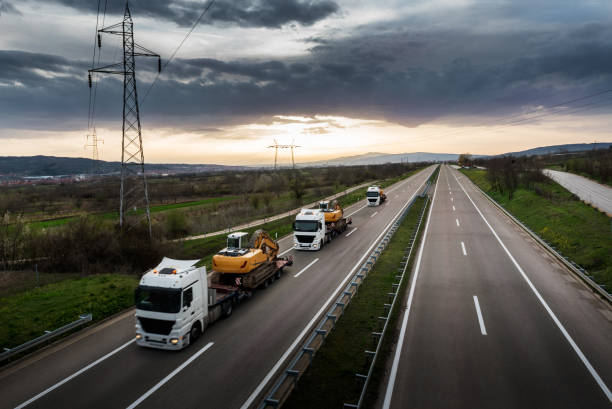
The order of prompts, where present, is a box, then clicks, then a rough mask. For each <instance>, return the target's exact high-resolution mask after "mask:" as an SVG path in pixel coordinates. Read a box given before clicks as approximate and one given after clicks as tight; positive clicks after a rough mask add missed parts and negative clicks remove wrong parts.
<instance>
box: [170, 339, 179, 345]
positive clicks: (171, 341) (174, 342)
mask: <svg viewBox="0 0 612 409" xmlns="http://www.w3.org/2000/svg"><path fill="white" fill-rule="evenodd" d="M178 342H179V340H178V338H170V343H171V344H172V345H176V344H178Z"/></svg>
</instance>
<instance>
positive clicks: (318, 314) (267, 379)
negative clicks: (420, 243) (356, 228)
mask: <svg viewBox="0 0 612 409" xmlns="http://www.w3.org/2000/svg"><path fill="white" fill-rule="evenodd" d="M434 169H435V168H434ZM431 173H433V171H432V172H430V175H431ZM427 179H429V178H426V179H425V180H424V181H423V183H421V186H419V187H418V188H417V189H416V190H415V192H414V193H413V194H412V196H411V197H410V199H408V200H407V201H406V204H404V206H402V207H401V208H400V210H399V211H398V212H397V213H396V214H395V216H393V218H392V219H391V221H390V222H389V224H387V226H386V227H385V228H384V229H383V231H381V232H380V234H379V235H378V237H377V238H376V239H375V240H374V241H373V242H372V244H371V245H370V247H369V248H368V249H367V250H366V251H365V252H364V253H363V255H362V256H361V258H360V259H359V261H357V263H356V264H355V266H353V268H352V269H351V271H349V273H348V274H347V275H346V277H344V279H343V280H342V282H341V283H340V284H339V285H338V287H336V289H335V290H334V291H332V293H331V295H330V296H329V298H328V299H327V300H325V302H324V303H323V305H321V308H319V311H317V312H316V314H315V315H314V316H313V317H312V319H311V320H310V322H308V324H306V326H305V327H304V329H303V330H302V332H300V334H299V335H298V336H297V337H296V338H295V340H294V341H293V343H291V345H289V348H287V350H286V351H285V352H284V353H283V355H282V356H281V357H280V358H279V360H278V361H277V362H276V364H274V366H273V367H272V369H270V371H269V372H268V373H267V374H266V376H265V377H264V378H263V379H262V381H261V382H260V383H259V385H257V387H256V388H255V390H254V391H253V392H252V393H251V395H250V396H249V397H248V399H247V400H246V401H245V402H244V403H243V404H242V406H241V407H240V409H248V408H250V407H251V405H252V404H253V401H255V399H256V398H257V397H258V396H259V394H260V393H261V391H262V390H263V388H265V386H266V385H267V384H268V383H269V382H270V379H272V377H273V376H274V374H275V373H276V372H277V371H278V369H279V368H280V366H281V365H282V364H283V363H284V362H285V361H286V360H287V358H288V357H289V356H290V355H291V354H292V353H293V351H294V349H295V348H296V347H297V346H298V344H299V343H300V342H301V341H302V338H304V337H305V336H306V334H307V333H308V332H309V331H310V328H311V327H312V326H313V325H314V324H315V323H316V322H317V321H318V320H319V318H320V317H321V315H322V314H323V312H324V311H325V310H326V309H327V308H328V304H330V303H331V302H332V300H333V299H334V298H335V297H337V295H338V293H339V292H340V290H341V289H342V287H344V286H345V285H346V283H347V281H348V280H349V279H350V278H351V276H352V275H353V273H354V272H355V270H356V269H357V268H359V266H360V265H361V263H362V262H363V260H364V259H365V258H366V257H367V256H368V255H369V254H370V251H372V249H373V248H374V246H376V244H377V243H378V240H380V239H381V238H382V236H383V235H384V234H385V232H386V231H387V230H388V229H389V227H391V225H392V224H393V223H394V222H395V219H397V217H398V216H399V215H400V214H401V213H402V212H403V211H404V210H405V209H406V207H407V206H408V203H410V201H411V200H412V199H413V198H414V196H416V194H417V192H419V190H421V188H422V187H423V186H424V185H425V182H427ZM436 186H437V184H436ZM430 214H431V212H430Z"/></svg>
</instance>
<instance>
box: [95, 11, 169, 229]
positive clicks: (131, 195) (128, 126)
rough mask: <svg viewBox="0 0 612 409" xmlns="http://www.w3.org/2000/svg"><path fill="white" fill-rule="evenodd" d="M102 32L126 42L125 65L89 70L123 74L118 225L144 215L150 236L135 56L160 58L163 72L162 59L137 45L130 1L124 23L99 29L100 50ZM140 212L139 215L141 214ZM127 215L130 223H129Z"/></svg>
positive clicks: (125, 226)
mask: <svg viewBox="0 0 612 409" xmlns="http://www.w3.org/2000/svg"><path fill="white" fill-rule="evenodd" d="M101 33H105V34H113V35H119V36H121V37H122V39H123V62H122V63H115V64H111V65H107V66H104V67H99V68H94V69H91V70H89V86H90V87H91V85H92V81H91V73H92V72H94V73H95V72H97V73H106V74H118V75H123V127H122V133H123V135H122V139H121V145H122V146H121V147H122V150H121V190H120V195H119V225H120V226H121V230H126V229H127V228H128V227H130V226H129V224H132V225H134V224H136V223H137V220H133V219H136V216H137V215H138V214H139V213H140V212H142V213H143V214H144V216H145V218H146V223H147V225H148V229H149V237H151V213H150V210H149V193H148V187H147V177H146V174H145V169H144V152H143V149H142V133H141V127H140V111H139V109H138V93H137V92H136V66H135V57H157V59H158V60H157V69H158V71H161V57H160V56H159V54H156V53H154V52H153V51H150V50H148V49H146V48H144V47H142V46H140V45H138V44H136V43H135V42H134V23H133V22H132V15H131V14H130V8H129V5H128V2H127V1H126V2H125V12H124V15H123V21H122V22H120V23H117V24H114V25H112V26H109V27H105V28H102V29H100V30H98V47H102V38H101ZM139 211H140V212H139ZM128 215H130V216H134V217H130V220H129V221H130V223H128Z"/></svg>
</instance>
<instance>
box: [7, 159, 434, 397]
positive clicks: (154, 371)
mask: <svg viewBox="0 0 612 409" xmlns="http://www.w3.org/2000/svg"><path fill="white" fill-rule="evenodd" d="M433 169H434V167H433V166H432V167H429V168H427V169H425V170H423V171H421V172H419V173H417V174H416V175H413V176H412V177H410V178H408V179H406V180H404V181H401V182H399V183H397V184H395V185H393V186H391V187H390V188H389V189H388V190H387V197H388V202H387V203H385V204H384V205H382V206H380V207H377V208H371V207H367V206H365V201H361V202H359V203H357V204H355V205H353V206H351V207H349V208H348V209H346V214H348V215H352V218H353V225H352V227H351V228H350V229H349V230H348V231H347V232H346V233H345V237H340V238H337V239H336V240H335V241H333V242H331V243H329V244H327V245H326V246H325V247H324V248H323V249H322V250H321V251H318V252H296V251H293V250H291V246H292V244H293V239H292V238H291V237H288V238H286V239H282V240H281V242H280V244H281V254H286V253H289V252H291V253H294V254H293V256H294V265H293V266H292V267H291V268H288V269H286V271H285V274H284V276H283V277H282V278H281V279H280V280H279V281H277V282H275V283H274V284H273V285H272V286H271V287H269V288H268V289H266V290H260V291H258V292H256V293H255V294H254V296H253V297H252V298H251V299H250V300H247V301H245V302H244V304H242V305H239V306H238V307H237V308H236V309H235V310H234V313H233V315H232V316H231V317H229V318H228V319H224V320H221V321H219V322H217V323H215V324H214V325H212V326H210V327H209V328H208V329H207V330H206V332H205V334H204V335H203V336H202V337H201V338H200V339H199V340H198V341H197V342H196V343H195V344H194V345H191V346H189V347H188V348H186V349H184V350H182V351H179V352H169V351H160V350H151V349H144V348H139V347H137V346H136V345H135V344H134V342H133V339H134V318H133V312H127V313H125V314H123V315H121V316H118V317H116V318H115V319H113V320H111V321H108V322H107V323H105V324H104V325H101V326H98V327H94V328H93V329H92V330H88V331H86V332H85V333H83V334H81V335H80V336H79V337H76V338H71V339H69V340H68V341H65V342H62V343H60V344H59V345H58V346H56V347H54V348H52V349H50V350H47V351H45V352H43V353H39V354H34V355H33V356H32V357H30V358H28V359H26V360H25V361H24V362H21V363H19V364H18V365H15V366H12V367H9V368H6V369H5V370H3V371H2V372H1V373H0V395H1V396H2V400H1V401H0V407H1V408H5V407H6V408H9V407H28V408H56V407H88V408H126V407H136V406H142V407H154V408H157V407H159V408H168V407H185V408H191V407H209V408H241V407H248V406H249V405H251V404H252V403H253V402H255V398H256V397H257V395H258V392H260V391H261V390H262V389H263V388H264V387H266V386H267V385H268V383H269V382H270V380H272V379H273V378H272V375H273V374H274V373H275V370H277V369H278V368H282V365H283V364H284V363H285V362H286V360H287V358H288V357H290V356H291V354H292V353H293V352H294V351H295V348H296V347H297V346H299V344H300V342H301V341H302V340H303V339H304V337H305V336H306V335H307V334H308V333H309V332H310V331H311V329H312V327H313V326H314V324H315V323H316V322H317V321H318V319H319V318H320V316H321V314H322V313H323V312H324V311H325V309H326V307H327V305H328V304H329V303H330V302H331V301H332V299H333V298H334V297H335V296H336V294H337V293H338V292H339V291H340V289H341V288H342V286H343V285H345V283H346V282H347V280H348V278H349V277H350V275H351V274H352V272H354V271H355V269H356V268H357V267H358V266H359V265H361V263H362V262H363V259H364V258H365V257H366V255H367V254H369V251H371V249H372V247H373V246H374V245H375V243H376V242H377V241H378V239H380V237H381V236H382V234H383V232H384V231H385V230H386V228H388V226H390V224H391V223H392V221H393V219H394V218H395V217H396V216H397V215H398V214H399V213H400V210H401V209H402V207H403V206H404V205H405V204H406V203H407V202H408V201H409V200H410V199H411V198H412V197H413V195H414V194H416V193H417V192H418V191H420V189H421V188H422V186H423V185H424V183H425V181H426V179H427V178H428V176H429V175H430V174H431V172H432V171H433Z"/></svg>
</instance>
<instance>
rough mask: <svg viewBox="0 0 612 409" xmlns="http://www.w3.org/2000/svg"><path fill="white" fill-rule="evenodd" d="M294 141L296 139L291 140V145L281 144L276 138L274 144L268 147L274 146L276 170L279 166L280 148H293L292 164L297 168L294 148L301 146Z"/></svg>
mask: <svg viewBox="0 0 612 409" xmlns="http://www.w3.org/2000/svg"><path fill="white" fill-rule="evenodd" d="M294 142H295V140H293V141H291V145H281V144H279V143H278V142H276V139H274V145H270V146H268V148H274V170H276V169H277V168H278V150H279V149H291V164H292V166H293V169H295V157H294V155H293V149H294V148H299V147H300V146H299V145H295V144H294Z"/></svg>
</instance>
